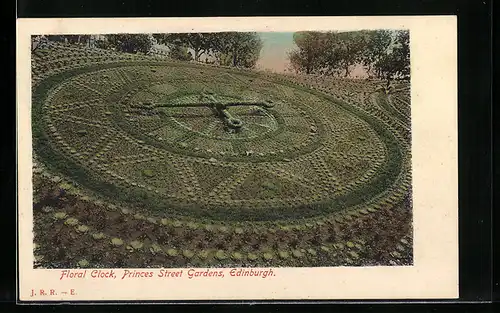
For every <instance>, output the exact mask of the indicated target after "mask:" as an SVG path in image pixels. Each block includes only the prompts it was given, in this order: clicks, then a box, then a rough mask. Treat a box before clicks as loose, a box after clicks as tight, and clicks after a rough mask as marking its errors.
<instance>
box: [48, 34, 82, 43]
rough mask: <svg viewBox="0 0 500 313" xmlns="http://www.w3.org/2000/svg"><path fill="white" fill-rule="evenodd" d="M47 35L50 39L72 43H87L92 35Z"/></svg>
mask: <svg viewBox="0 0 500 313" xmlns="http://www.w3.org/2000/svg"><path fill="white" fill-rule="evenodd" d="M45 37H46V38H47V39H48V40H50V41H55V42H65V43H66V42H67V43H71V44H84V43H85V44H86V43H88V42H89V40H90V35H47V36H45Z"/></svg>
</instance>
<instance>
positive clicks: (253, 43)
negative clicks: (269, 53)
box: [153, 32, 262, 68]
mask: <svg viewBox="0 0 500 313" xmlns="http://www.w3.org/2000/svg"><path fill="white" fill-rule="evenodd" d="M153 37H154V38H155V40H156V41H157V42H158V43H160V44H164V45H166V46H167V47H168V48H169V50H170V51H171V54H170V55H171V57H172V58H177V59H186V58H189V59H190V58H192V59H193V60H195V61H200V60H201V57H202V56H205V60H206V62H215V63H217V64H220V65H227V66H237V67H247V68H253V67H255V64H256V63H257V60H258V59H259V55H260V50H261V49H262V40H261V39H260V37H259V36H258V35H257V33H248V32H246V33H245V32H221V33H178V34H153ZM191 51H192V54H191V55H190V54H189V53H190V52H191ZM186 55H189V56H187V57H186Z"/></svg>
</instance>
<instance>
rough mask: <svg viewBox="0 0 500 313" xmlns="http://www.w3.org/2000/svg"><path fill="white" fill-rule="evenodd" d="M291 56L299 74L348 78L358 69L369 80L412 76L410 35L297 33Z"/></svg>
mask: <svg viewBox="0 0 500 313" xmlns="http://www.w3.org/2000/svg"><path fill="white" fill-rule="evenodd" d="M293 40H294V42H295V44H296V46H297V48H296V49H295V50H292V51H291V52H290V53H289V59H290V64H291V66H292V68H293V70H295V71H296V72H299V73H306V74H320V75H337V76H344V77H348V76H349V75H350V73H351V71H352V69H353V68H354V67H355V66H356V65H361V66H363V67H364V68H365V70H366V72H367V73H368V76H369V77H377V78H380V79H387V81H388V82H389V81H390V80H393V79H395V78H402V79H407V78H409V76H410V36H409V32H408V31H389V30H373V31H368V30H367V31H353V32H297V33H295V34H294V37H293Z"/></svg>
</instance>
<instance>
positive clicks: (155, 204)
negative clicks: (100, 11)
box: [35, 62, 404, 220]
mask: <svg viewBox="0 0 500 313" xmlns="http://www.w3.org/2000/svg"><path fill="white" fill-rule="evenodd" d="M35 97H36V99H41V100H39V105H40V108H41V110H42V113H43V116H44V118H43V120H42V122H41V124H40V126H41V128H42V129H43V130H44V134H46V136H47V139H48V142H49V145H47V147H49V148H48V149H50V150H51V151H52V152H51V153H56V154H57V155H58V156H59V157H61V158H62V159H63V160H66V161H68V162H70V163H71V164H72V166H73V167H72V168H70V169H68V168H67V167H66V170H65V174H66V175H68V176H69V177H71V178H72V179H73V180H74V181H76V182H79V183H81V184H82V185H85V186H87V187H88V188H92V189H94V190H95V191H96V192H98V193H100V194H103V195H105V196H107V197H114V198H115V199H116V198H119V199H120V200H123V201H124V202H128V203H132V204H134V205H142V206H147V208H148V209H151V210H153V211H155V212H156V213H158V214H162V215H184V216H195V217H203V218H211V219H235V220H278V219H287V218H292V217H297V216H305V217H307V216H309V217H312V216H317V215H321V214H325V213H328V212H337V211H340V210H344V209H347V208H350V207H355V206H359V205H364V204H366V203H369V202H370V201H375V200H376V199H377V197H379V196H380V195H381V194H383V193H384V192H385V191H386V190H387V189H390V188H391V186H392V185H393V184H395V183H396V181H397V180H398V179H400V177H401V176H402V175H401V172H402V164H403V159H402V155H403V152H402V150H401V147H400V146H399V144H398V143H399V141H398V138H397V136H396V135H395V134H394V133H393V132H391V131H390V130H388V129H386V127H385V126H384V125H383V124H382V123H381V122H380V121H378V120H377V119H374V118H373V117H370V116H369V115H368V114H367V113H366V112H364V111H362V110H359V109H356V108H354V107H353V106H349V105H346V104H345V103H339V102H337V101H336V100H334V99H333V98H331V97H329V96H328V95H326V94H323V93H320V92H318V91H315V90H310V89H307V88H305V87H302V86H300V85H296V84H293V83H291V82H289V81H283V80H276V79H274V78H271V77H267V76H263V75H259V74H256V73H252V72H244V71H235V70H229V69H220V68H210V67H206V66H195V65H182V64H179V63H167V62H161V63H160V62H155V63H151V62H149V63H147V64H146V62H144V64H142V63H141V62H135V63H116V64H107V65H101V66H100V67H95V66H93V67H82V68H79V69H78V70H72V71H69V72H66V73H64V75H63V74H60V75H59V76H57V75H56V77H55V78H53V79H52V80H51V81H50V82H49V83H45V85H43V88H41V87H38V88H36V89H35ZM270 103H271V104H272V105H266V104H270ZM231 123H236V124H237V125H236V126H237V127H235V126H234V124H233V125H232V126H233V127H231V125H230V124H231ZM39 154H40V156H41V157H44V156H45V157H46V158H50V154H44V152H43V151H39ZM55 166H56V167H57V166H59V169H60V170H61V171H64V169H63V168H64V166H61V164H59V165H57V164H56V165H55ZM403 176H404V175H403Z"/></svg>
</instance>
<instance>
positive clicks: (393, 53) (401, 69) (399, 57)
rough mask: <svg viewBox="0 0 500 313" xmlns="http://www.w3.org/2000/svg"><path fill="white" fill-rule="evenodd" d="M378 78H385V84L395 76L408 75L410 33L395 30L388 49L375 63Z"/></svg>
mask: <svg viewBox="0 0 500 313" xmlns="http://www.w3.org/2000/svg"><path fill="white" fill-rule="evenodd" d="M375 67H376V69H377V72H378V73H380V78H383V79H385V80H387V86H389V85H390V82H391V81H392V80H394V79H396V78H401V79H408V78H409V77H410V34H409V32H408V31H397V32H396V33H395V36H394V42H393V44H392V47H391V48H390V50H389V51H388V52H387V53H386V54H385V55H384V56H383V57H382V58H381V59H380V61H379V62H377V63H376V64H375Z"/></svg>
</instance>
